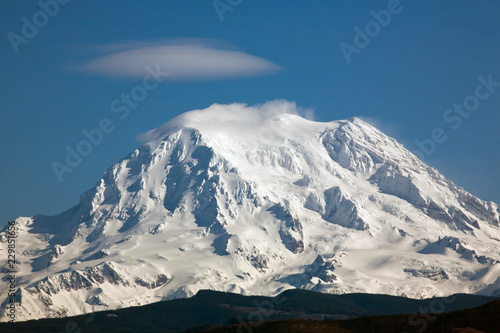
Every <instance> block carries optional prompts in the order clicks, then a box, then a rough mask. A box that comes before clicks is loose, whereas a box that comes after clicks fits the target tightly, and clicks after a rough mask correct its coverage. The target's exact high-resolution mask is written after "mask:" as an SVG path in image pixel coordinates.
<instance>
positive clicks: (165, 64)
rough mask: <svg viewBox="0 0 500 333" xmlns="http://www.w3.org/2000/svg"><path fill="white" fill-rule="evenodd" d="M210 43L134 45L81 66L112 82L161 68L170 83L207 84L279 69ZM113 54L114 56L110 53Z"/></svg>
mask: <svg viewBox="0 0 500 333" xmlns="http://www.w3.org/2000/svg"><path fill="white" fill-rule="evenodd" d="M220 44H221V43H216V42H214V41H207V40H194V39H183V40H175V41H166V42H155V43H153V42H151V43H143V42H134V43H128V44H122V45H111V46H106V47H104V48H101V51H107V52H108V53H109V54H106V55H104V56H101V57H98V58H95V59H92V60H90V61H88V62H86V63H85V64H83V65H82V66H80V68H81V71H82V72H83V73H86V74H92V75H99V76H107V77H113V78H142V77H143V76H144V75H145V74H146V72H145V68H146V67H147V66H151V67H155V66H159V67H160V68H161V70H162V72H168V79H169V80H207V79H217V78H227V77H238V76H256V75H264V74H268V73H272V72H276V71H277V70H279V69H280V67H279V66H277V65H275V64H273V63H272V62H270V61H268V60H266V59H263V58H259V57H256V56H253V55H250V54H247V53H244V52H241V51H237V50H232V49H229V48H227V47H222V46H221V45H220ZM110 52H111V53H110Z"/></svg>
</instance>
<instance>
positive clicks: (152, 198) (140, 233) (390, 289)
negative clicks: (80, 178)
mask: <svg viewBox="0 0 500 333" xmlns="http://www.w3.org/2000/svg"><path fill="white" fill-rule="evenodd" d="M140 139H142V140H144V141H147V143H145V144H144V145H143V146H141V147H140V148H138V149H137V150H135V151H134V152H133V153H132V154H130V155H129V156H127V157H126V158H125V159H123V160H121V161H120V162H118V163H116V164H115V165H113V166H112V167H111V168H110V169H109V170H107V171H106V172H105V173H104V175H103V177H102V179H100V180H99V181H98V182H97V184H96V185H95V187H94V188H92V189H91V190H89V191H87V192H86V193H84V194H83V195H82V196H81V198H80V203H79V204H78V205H76V206H75V207H73V208H71V209H69V210H67V211H65V212H63V213H61V214H59V215H56V216H50V217H49V216H41V215H38V216H34V217H29V218H27V217H20V218H18V219H16V221H15V222H16V225H17V239H16V253H17V258H18V264H17V271H18V273H17V281H16V286H15V287H16V295H15V296H16V299H17V301H18V302H20V305H19V306H18V308H17V313H16V315H17V320H28V319H36V318H46V317H64V316H70V315H77V314H83V313H88V312H93V311H101V310H109V309H116V308H122V307H130V306H137V305H144V304H148V303H153V302H157V301H161V300H168V299H175V298H182V297H190V296H193V295H195V294H196V293H197V291H198V290H200V289H211V290H219V291H229V292H234V293H241V294H244V295H276V294H278V293H280V292H282V291H283V290H286V289H293V288H299V289H308V290H314V291H320V292H325V293H334V294H340V293H355V292H368V293H381V294H389V295H399V296H406V297H411V298H424V297H431V296H446V295H451V294H455V293H477V294H483V295H500V278H499V276H500V268H499V267H500V265H498V263H499V260H500V227H499V215H500V209H499V207H498V206H497V205H496V204H495V203H493V202H485V201H482V200H480V199H478V198H476V197H474V196H473V195H471V194H470V193H468V192H466V191H465V190H463V189H462V188H459V187H457V186H456V185H454V184H453V183H452V182H451V181H449V180H447V179H446V178H445V177H443V176H442V175H441V174H440V173H439V172H437V171H436V170H435V169H433V168H431V167H428V166H427V165H425V164H424V163H422V162H421V161H420V160H419V159H418V158H417V157H416V156H415V155H413V154H412V153H411V152H409V151H408V150H406V149H405V148H404V147H403V146H402V145H400V144H399V143H397V142H396V141H395V140H394V139H392V138H390V137H388V136H386V135H385V134H383V133H382V132H380V131H379V130H377V129H376V128H375V127H373V126H371V125H369V124H367V123H365V122H363V121H362V120H360V119H358V118H351V119H348V120H340V121H333V122H327V123H323V122H314V121H311V120H307V119H305V118H302V117H301V116H299V115H298V111H297V108H296V107H295V105H294V104H292V103H289V102H285V101H275V102H268V103H266V104H263V105H260V106H255V107H248V106H245V105H242V104H232V105H218V104H214V105H212V106H211V107H209V108H207V109H205V110H196V111H191V112H187V113H184V114H182V115H180V116H178V117H176V118H174V119H172V120H171V121H169V122H167V123H166V124H164V125H162V126H161V127H159V128H157V129H155V130H152V131H150V132H148V133H145V134H144V135H142V136H141V137H140ZM7 231H8V229H7V226H6V227H4V228H3V229H2V230H1V233H0V241H1V242H0V244H1V248H2V251H3V255H5V254H6V253H7V248H8V241H7ZM5 257H6V256H5ZM2 270H3V272H6V271H7V270H8V266H7V263H4V265H3V266H2ZM9 286H10V284H9V281H8V279H7V275H6V274H4V278H2V281H1V284H0V295H1V301H2V309H5V307H6V305H7V304H8V302H9V297H8V289H9ZM3 320H4V321H5V320H7V317H6V315H5V314H4V315H3Z"/></svg>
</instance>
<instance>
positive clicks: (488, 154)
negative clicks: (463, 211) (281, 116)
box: [0, 0, 500, 224]
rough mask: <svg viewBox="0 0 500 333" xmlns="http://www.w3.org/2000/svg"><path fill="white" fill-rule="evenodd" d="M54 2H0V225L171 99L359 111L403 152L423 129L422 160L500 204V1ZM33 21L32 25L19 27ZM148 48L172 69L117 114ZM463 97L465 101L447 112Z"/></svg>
mask: <svg viewBox="0 0 500 333" xmlns="http://www.w3.org/2000/svg"><path fill="white" fill-rule="evenodd" d="M53 1H55V0H42V1H41V3H42V4H50V3H52V6H49V5H48V7H47V8H48V10H49V11H52V13H50V14H51V15H48V14H43V13H42V14H40V13H39V12H40V11H42V10H43V9H42V6H41V5H40V4H39V3H38V2H37V1H26V0H16V1H2V2H1V3H0V36H1V42H0V57H1V58H0V60H1V62H0V75H1V77H2V80H1V89H0V99H1V101H2V102H1V103H0V115H1V116H0V136H1V137H0V149H1V156H2V159H1V164H0V221H1V222H0V224H4V223H5V222H7V220H8V219H14V218H16V217H18V216H32V215H35V214H46V215H52V214H57V213H59V212H61V211H63V210H65V209H67V208H70V207H71V206H73V205H75V204H76V203H77V202H78V200H79V195H80V194H81V193H83V192H84V191H86V190H88V189H89V188H91V187H92V186H93V185H94V184H95V183H96V182H97V180H98V179H99V178H100V177H101V175H102V173H103V172H104V171H105V170H106V169H107V168H109V167H110V166H111V165H112V164H113V163H115V162H117V161H118V160H120V159H121V158H123V157H125V156H126V155H127V154H128V153H130V152H131V151H133V150H134V149H135V148H137V147H138V146H139V145H140V143H139V142H138V141H137V140H136V137H137V136H138V135H139V134H141V133H144V132H146V131H148V130H150V129H152V128H155V127H158V126H159V125H161V124H162V123H164V122H166V121H168V120H169V119H171V118H172V117H174V116H176V115H178V114H180V113H183V112H185V111H189V110H193V109H202V108H206V107H208V106H209V105H211V104H213V103H233V102H243V103H248V104H260V103H264V102H265V101H268V100H274V99H287V100H290V101H295V102H297V104H298V105H299V106H301V107H304V108H311V109H313V110H314V117H315V119H316V120H318V121H331V120H337V119H344V118H349V117H352V116H361V117H365V119H368V120H369V121H370V122H372V123H374V124H376V126H378V127H379V128H380V129H381V130H383V131H384V132H386V133H387V134H389V135H391V136H393V137H395V138H396V139H397V140H399V141H400V142H401V143H403V144H404V145H405V147H407V148H408V149H410V150H412V151H417V150H419V149H420V148H419V146H418V144H417V143H416V141H415V140H418V142H426V144H427V146H426V148H425V149H427V150H429V151H428V152H430V153H429V154H425V153H424V154H422V158H423V160H424V162H426V163H428V164H429V165H431V166H433V167H435V168H437V169H438V170H439V171H440V172H441V173H443V174H444V175H445V176H446V177H448V178H450V179H451V180H453V181H454V182H455V183H456V184H457V185H459V186H462V187H464V188H465V189H467V190H468V191H470V192H471V193H473V194H474V195H477V196H479V197H480V198H481V199H485V200H492V201H495V202H497V203H500V192H499V191H498V188H499V187H500V175H499V170H500V134H499V133H500V132H499V130H498V125H499V123H500V122H499V120H500V113H499V111H500V87H497V86H496V84H497V83H496V82H500V61H499V60H498V59H499V55H500V3H499V2H494V1H484V0H477V1H463V0H445V1H424V0H420V1H417V0H413V1H410V0H401V1H400V2H399V3H398V1H396V0H391V1H355V2H354V1H306V0H304V1H294V0H286V1H285V0H275V1H264V0H242V1H239V0H220V1H217V2H216V6H214V2H213V1H194V0H182V1H164V0H162V1H160V0H158V1H131V0H123V1H117V0H113V1H96V0H86V1H82V0H59V1H60V2H57V4H58V7H59V8H58V10H57V12H55V11H56V10H55V7H54V6H53ZM381 11H384V12H382V13H381ZM374 13H375V14H374ZM384 13H389V14H390V21H389V19H388V17H387V15H386V16H384ZM375 16H379V20H381V21H379V22H380V23H379V22H378V21H376V19H375ZM34 20H35V21H36V20H38V21H37V22H38V25H39V26H40V27H39V28H37V29H38V31H37V32H36V33H34V32H33V31H30V30H29V28H27V27H25V28H24V29H23V26H24V25H29V24H33V22H34ZM27 21H28V23H26V22H27ZM373 22H377V23H373ZM35 27H36V26H35ZM357 28H359V30H358V29H357ZM370 29H371V30H370ZM358 31H362V32H361V34H367V35H366V36H364V37H363V36H362V35H361V34H359V33H358ZM23 33H24V34H23ZM14 35H15V36H14ZM13 36H14V37H13ZM370 36H371V37H370ZM26 37H29V38H26ZM367 39H369V42H368V41H367ZM342 43H344V44H342ZM341 45H344V47H343V48H344V51H343V49H342V48H341ZM346 45H349V46H346ZM346 47H347V49H348V50H350V51H349V52H347V53H349V54H347V53H346V51H345V50H346ZM354 48H355V49H356V52H353V51H352V50H353V49H354ZM16 51H17V52H16ZM150 54H154V55H156V56H153V58H148V57H149V55H150ZM346 55H347V56H346ZM155 57H156V58H155ZM144 59H146V60H144ZM158 59H163V60H158ZM165 59H168V60H165ZM348 60H349V61H348ZM148 61H153V62H155V63H151V66H152V67H153V69H154V66H155V65H156V64H157V63H158V61H159V62H161V66H165V67H168V66H170V70H171V72H172V73H171V76H170V77H168V76H165V77H163V78H161V80H160V81H161V82H160V81H158V82H153V81H149V85H150V86H153V85H154V83H158V84H157V85H155V87H154V88H152V89H151V90H147V96H146V97H145V98H144V99H143V100H142V99H141V101H140V102H139V103H136V104H137V105H136V106H134V108H133V109H132V108H129V110H128V111H129V112H128V113H127V116H126V117H123V119H121V118H120V116H123V115H124V111H123V109H122V111H123V112H122V113H118V112H117V113H115V112H113V109H112V107H111V105H112V103H113V102H114V101H115V100H116V99H120V98H121V96H122V95H123V94H130V93H131V92H132V90H133V89H134V88H136V87H140V86H141V85H143V79H144V76H145V75H146V74H147V73H146V72H145V71H144V72H141V70H144V67H145V66H144V65H145V64H146V63H147V62H148ZM162 61H165V62H162ZM127 64H128V65H127ZM197 64H200V65H199V66H197ZM479 77H482V81H481V79H479ZM488 80H490V81H493V83H491V82H490V84H489V87H486V86H485V85H484V84H483V83H481V82H484V81H488ZM482 84H483V86H482V87H480V88H478V86H479V85H482ZM498 84H500V83H498ZM498 84H497V85H498ZM477 89H479V92H480V96H482V98H481V99H479V98H477V97H475V96H476V91H477ZM139 90H140V89H139V88H136V93H139V92H141V91H139ZM486 95H487V96H486ZM464 101H466V103H469V104H468V106H467V107H468V108H469V109H470V110H472V111H470V112H468V111H467V110H465V111H462V113H458V111H453V105H454V104H463V103H464ZM476 102H477V103H476ZM120 103H121V102H120ZM116 106H117V105H115V107H116ZM120 106H123V104H120ZM449 109H450V110H451V111H447V110H449ZM462 110H463V109H462ZM444 116H447V117H448V118H447V120H445V119H444V118H443V117H444ZM457 117H458V118H457ZM103 119H109V120H110V121H111V124H109V123H108V124H107V125H108V130H109V127H110V126H113V130H112V131H110V132H109V133H107V134H104V135H103V138H102V140H101V141H102V142H101V143H100V144H98V145H97V146H93V147H92V152H91V153H90V154H89V155H88V156H84V157H83V158H82V161H81V162H80V163H79V164H78V165H77V166H76V167H74V168H72V172H71V173H64V175H63V176H62V181H60V179H58V177H57V176H56V174H55V172H54V170H53V162H54V161H58V162H60V163H61V164H63V163H64V159H65V156H66V153H67V152H66V147H67V146H70V147H73V148H75V147H76V146H77V145H78V143H79V142H81V141H82V140H84V139H85V136H84V134H83V133H82V130H87V131H90V132H91V131H92V129H95V128H99V126H100V125H102V124H101V122H102V120H103ZM104 125H106V124H104ZM104 127H106V126H104ZM436 129H437V133H435V138H434V139H433V138H432V133H433V131H434V132H436ZM444 138H446V139H444ZM429 140H431V141H432V143H429V142H430V141H429ZM432 146H434V147H432ZM431 148H433V149H431ZM420 150H421V149H420ZM431 150H432V151H431Z"/></svg>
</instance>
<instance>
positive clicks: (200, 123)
mask: <svg viewBox="0 0 500 333" xmlns="http://www.w3.org/2000/svg"><path fill="white" fill-rule="evenodd" d="M281 114H292V115H297V116H301V117H309V118H312V117H313V111H312V110H307V109H302V108H299V107H297V105H296V104H295V103H294V102H289V101H286V100H275V101H269V102H266V103H264V104H260V105H255V106H248V105H246V104H241V103H233V104H225V105H224V104H212V105H211V106H209V107H208V108H206V109H203V110H194V111H189V112H185V113H183V114H181V115H179V116H177V117H175V118H173V119H172V120H170V121H168V122H166V123H165V124H163V125H161V126H160V127H158V128H156V129H153V130H150V131H148V132H146V133H143V134H140V135H139V136H138V137H137V138H136V139H137V140H138V141H140V142H142V143H145V142H149V141H152V140H156V139H158V138H161V137H164V136H166V135H168V134H170V133H172V132H173V131H177V130H178V129H179V128H186V127H190V128H197V129H200V130H202V131H203V132H218V131H220V130H221V129H222V128H223V129H224V131H225V132H233V133H235V134H238V135H245V133H248V134H249V135H250V134H251V133H255V132H258V131H259V130H260V129H261V127H262V126H263V124H264V123H265V122H267V121H269V120H271V119H273V118H275V117H276V116H279V115H281Z"/></svg>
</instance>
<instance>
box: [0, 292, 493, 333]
mask: <svg viewBox="0 0 500 333" xmlns="http://www.w3.org/2000/svg"><path fill="white" fill-rule="evenodd" d="M495 300H496V298H494V297H490V296H479V295H467V294H459V295H453V296H451V297H445V298H439V297H438V298H432V299H423V300H416V299H411V298H406V297H397V296H387V295H377V294H344V295H331V294H323V293H317V292H314V291H308V290H301V289H290V290H286V291H284V292H282V293H281V294H279V295H277V296H275V297H265V296H242V295H239V294H232V293H225V292H219V291H212V290H200V291H199V292H198V293H197V294H196V295H195V296H193V297H191V298H187V299H186V298H181V299H175V300H170V301H162V302H157V303H153V304H148V305H144V306H137V307H129V308H125V309H118V310H107V311H101V312H96V313H91V314H85V315H80V316H75V317H69V318H52V319H38V320H29V321H24V322H19V323H15V324H11V323H0V332H9V333H15V332H23V333H25V332H28V331H29V332H30V333H37V332H41V333H45V332H62V331H65V329H66V330H67V331H75V332H80V331H81V332H91V333H99V332H102V333H110V332H120V333H122V332H199V331H204V330H207V329H211V328H212V329H214V328H218V329H219V328H220V327H221V326H223V325H228V324H229V325H237V326H236V327H235V326H232V327H224V329H221V331H222V332H226V331H234V332H250V331H252V330H257V329H259V328H260V327H261V326H262V327H266V326H267V323H265V322H266V321H276V320H283V319H287V320H289V319H292V320H293V319H307V320H308V322H310V323H311V322H313V323H318V321H322V322H323V323H322V325H324V326H331V327H339V324H340V325H342V324H349V323H351V325H350V326H347V325H344V326H347V327H353V326H354V325H352V324H353V323H355V322H356V320H354V321H346V320H345V319H347V318H349V319H352V318H359V319H358V321H357V322H360V323H367V322H368V323H369V322H374V324H376V323H377V319H378V317H376V316H388V315H398V316H397V317H394V318H405V319H406V320H400V326H399V331H396V330H395V329H394V331H396V332H398V333H400V332H401V331H404V330H406V331H415V332H419V331H421V330H422V327H423V325H424V324H425V321H424V322H422V321H421V320H420V319H419V318H416V317H415V316H417V313H421V312H422V311H425V312H426V313H428V314H426V316H427V317H425V318H427V319H430V320H432V319H434V320H432V321H433V322H435V321H436V320H435V317H436V316H438V315H439V314H441V313H443V312H444V313H449V312H452V311H457V310H464V309H470V310H469V311H468V313H473V312H474V311H475V309H472V308H476V307H478V306H481V305H485V304H487V303H491V302H492V301H495ZM401 314H409V315H413V316H414V317H415V318H414V319H412V320H411V321H410V320H408V319H407V317H408V316H406V317H405V316H401ZM483 314H485V313H483ZM485 315H486V314H485ZM496 317H497V316H495V315H493V316H491V315H489V316H483V317H482V318H481V319H482V320H481V323H482V324H483V327H484V324H485V323H488V321H490V322H491V321H492V320H493V321H494V320H495V319H496ZM388 318H392V317H388ZM463 319H465V320H463V321H465V322H466V323H468V324H472V323H473V321H472V320H468V319H467V317H465V316H464V317H463ZM313 320H314V321H313ZM255 321H259V322H255ZM496 321H498V320H496ZM380 322H382V323H383V322H384V320H381V321H380ZM390 322H395V321H394V320H392V319H391V321H390ZM68 323H71V324H69V326H68ZM278 323H279V322H278ZM285 323H286V322H285ZM427 324H430V323H427ZM279 325H281V324H280V323H279ZM372 326H375V325H372ZM469 326H470V325H469ZM496 326H497V327H498V325H496ZM67 327H71V329H67ZM238 327H239V329H238ZM362 327H363V326H362ZM367 327H370V325H364V328H365V330H364V331H362V330H360V331H361V332H366V331H367V330H366V328H367ZM308 328H312V327H310V326H309V327H308ZM478 328H479V327H478ZM312 331H313V332H315V331H314V330H312ZM372 331H377V332H387V331H388V330H387V329H378V330H372ZM271 332H273V331H272V330H271ZM302 332H304V331H302ZM488 332H490V331H488Z"/></svg>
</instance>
